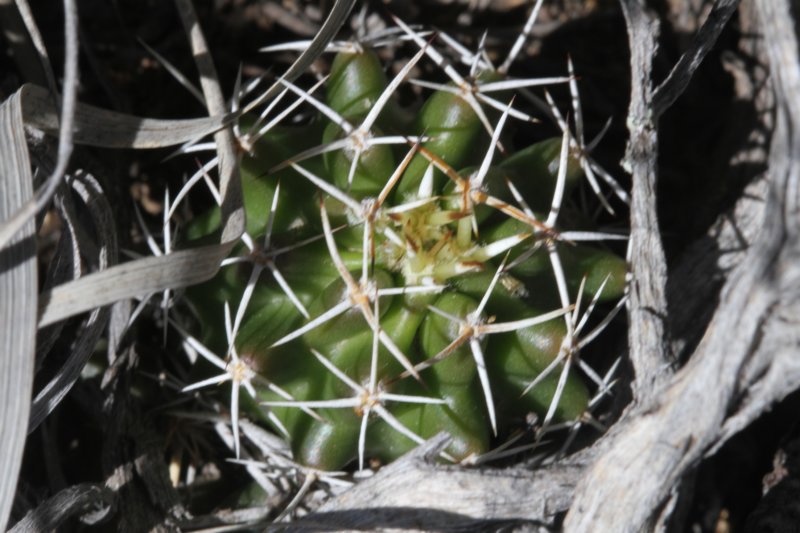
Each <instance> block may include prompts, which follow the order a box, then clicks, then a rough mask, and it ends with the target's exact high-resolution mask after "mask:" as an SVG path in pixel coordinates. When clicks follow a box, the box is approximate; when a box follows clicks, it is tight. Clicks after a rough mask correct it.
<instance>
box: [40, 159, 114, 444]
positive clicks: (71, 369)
mask: <svg viewBox="0 0 800 533" xmlns="http://www.w3.org/2000/svg"><path fill="white" fill-rule="evenodd" d="M67 183H69V184H70V185H71V187H72V189H74V190H75V191H76V192H77V193H78V195H79V196H80V197H81V199H82V200H83V203H84V205H85V210H86V211H88V212H89V214H90V216H91V218H92V222H93V226H94V228H95V232H96V233H97V235H98V241H99V242H98V246H99V250H98V254H97V263H98V268H100V269H101V270H102V269H106V268H108V267H109V266H110V265H113V264H115V263H116V262H117V233H116V231H117V230H116V227H115V225H114V216H113V213H112V210H111V206H110V205H109V203H108V200H107V199H106V197H105V196H104V194H103V190H102V188H101V187H100V184H99V183H98V182H97V180H95V179H94V177H93V176H91V175H89V174H86V173H84V172H81V171H78V172H76V173H75V175H74V176H73V177H72V179H71V180H69V179H68V182H67ZM69 211H71V210H64V211H63V212H62V217H69V216H74V213H70V212H69ZM75 218H77V217H75ZM75 223H76V224H77V223H78V221H77V220H76V221H75ZM109 316H110V309H109V308H107V307H102V308H97V309H94V310H93V311H92V312H91V313H90V314H89V317H88V318H87V320H86V322H84V323H83V324H82V325H81V328H80V332H79V334H78V336H77V338H76V340H75V341H74V343H73V344H72V347H71V353H70V354H69V357H68V358H67V361H66V362H65V363H64V365H63V366H62V367H61V369H60V371H59V372H58V374H57V375H56V376H55V377H53V379H52V380H50V382H48V383H47V385H45V386H44V388H42V389H41V390H40V391H39V392H38V394H37V395H36V397H35V398H34V400H33V405H32V407H31V418H30V423H29V425H28V433H31V432H32V431H33V430H35V429H36V428H37V427H38V426H39V424H41V422H42V420H44V419H45V417H47V416H48V415H49V414H50V413H51V412H52V411H53V409H55V408H56V406H57V405H58V404H59V403H60V402H61V400H62V399H64V397H65V396H66V395H67V393H68V392H69V391H70V390H71V389H72V386H73V385H74V384H75V382H76V381H77V380H78V377H79V376H80V373H81V371H82V370H83V367H84V366H85V365H86V362H87V361H88V360H89V357H90V356H91V354H92V352H93V351H94V347H95V345H96V344H97V341H98V339H99V338H100V336H101V335H102V334H103V331H105V327H106V324H107V323H108V318H109Z"/></svg>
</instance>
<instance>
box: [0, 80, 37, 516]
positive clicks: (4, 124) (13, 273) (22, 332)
mask: <svg viewBox="0 0 800 533" xmlns="http://www.w3.org/2000/svg"><path fill="white" fill-rule="evenodd" d="M32 198H33V179H32V177H31V170H30V159H29V157H28V150H27V146H26V144H25V132H24V127H23V113H22V98H21V94H20V93H19V92H18V93H16V94H14V95H13V96H12V97H11V98H9V99H8V100H7V101H6V102H4V103H3V104H2V105H0V218H2V219H5V218H6V217H8V216H9V214H11V213H13V212H15V211H16V210H17V209H19V208H20V206H22V205H24V204H25V203H27V202H29V201H31V200H32ZM35 229H36V228H35V225H34V221H33V220H32V219H30V220H27V221H26V222H25V223H24V224H22V226H21V231H20V232H18V233H17V237H16V239H15V240H14V241H13V243H12V244H11V245H10V246H7V247H5V248H4V249H2V250H0V349H2V351H0V428H2V430H0V450H2V453H0V531H5V526H6V522H7V521H8V515H9V513H10V511H11V503H12V501H13V499H14V492H15V489H16V486H17V475H18V474H19V468H20V463H21V460H22V450H23V446H24V444H25V436H26V434H27V432H26V431H25V429H26V427H27V425H28V412H29V410H30V397H31V389H32V386H33V366H34V361H35V355H34V350H35V344H36V293H37V290H38V287H37V274H36V245H35V241H34V234H35Z"/></svg>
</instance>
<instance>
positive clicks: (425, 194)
mask: <svg viewBox="0 0 800 533" xmlns="http://www.w3.org/2000/svg"><path fill="white" fill-rule="evenodd" d="M397 23H398V26H399V28H400V29H401V31H402V32H403V34H404V35H406V36H407V37H408V38H409V39H410V40H411V41H413V42H416V44H417V45H418V47H419V50H418V52H417V53H416V54H415V55H414V56H413V57H412V59H411V60H410V61H408V62H407V63H406V64H405V65H404V66H403V67H402V68H401V69H400V71H399V72H398V73H397V74H396V75H395V76H394V77H393V78H392V79H391V80H389V79H387V76H386V75H385V74H384V70H383V67H382V66H381V63H380V61H379V59H378V56H377V54H375V52H373V50H372V49H371V48H370V47H369V45H368V44H365V43H360V44H359V45H357V46H350V47H348V49H347V50H345V51H342V52H339V53H338V54H337V55H336V57H335V59H334V60H333V62H332V66H331V72H330V74H329V76H328V77H327V80H326V82H325V89H324V93H325V94H324V97H323V96H316V91H317V90H318V89H320V84H319V83H318V84H317V85H315V86H314V87H312V88H311V89H309V90H303V89H301V88H299V87H297V86H295V85H294V84H291V83H289V82H285V83H284V85H285V87H286V89H285V91H284V93H283V95H282V98H284V99H289V98H291V97H294V98H296V100H295V101H294V102H293V103H291V104H288V106H287V107H286V110H285V111H283V112H282V113H281V114H279V116H280V115H284V116H285V115H287V114H289V113H291V112H292V111H293V110H294V109H296V108H297V107H298V106H300V105H303V104H305V105H306V106H312V107H313V108H315V109H316V110H317V112H318V115H319V116H318V117H317V118H316V119H314V120H311V121H307V122H306V123H305V124H304V125H302V126H281V125H275V124H273V122H274V123H278V122H280V119H278V121H277V122H276V121H270V122H267V119H266V118H265V117H266V116H268V114H269V113H271V112H272V110H273V107H272V106H270V108H268V109H267V110H266V111H265V113H264V114H263V115H262V116H261V117H258V118H247V119H246V120H245V121H244V122H243V123H242V124H241V125H240V127H241V128H242V129H247V130H248V133H247V134H246V135H243V136H242V144H243V146H245V147H247V148H248V149H251V150H250V154H249V155H247V156H246V157H245V158H244V160H243V162H242V173H243V185H244V191H245V207H246V210H247V216H248V234H247V235H245V238H244V239H243V241H244V246H242V247H241V249H240V250H239V252H238V255H237V256H236V257H233V258H231V259H229V260H228V261H227V263H229V264H231V265H230V266H226V267H225V268H223V270H222V271H221V273H220V274H219V275H218V276H217V278H215V279H214V280H212V281H211V282H209V283H206V284H204V285H201V286H199V287H196V288H193V289H192V290H190V291H189V293H188V295H189V298H190V300H191V301H192V303H193V304H194V307H195V308H196V309H197V314H198V318H199V325H200V329H199V331H200V332H201V333H198V334H197V335H196V336H191V335H189V334H188V333H187V334H186V337H187V339H189V340H190V341H189V342H190V344H191V343H193V346H194V347H195V348H196V349H198V350H199V351H200V353H201V354H202V355H204V356H205V357H206V358H207V359H209V360H210V361H211V362H212V363H214V364H215V365H217V366H219V367H221V368H222V369H223V370H224V373H223V374H222V375H220V376H217V377H212V378H208V379H203V380H200V381H198V382H197V383H196V384H194V385H190V386H188V387H186V389H185V390H189V389H194V388H199V387H201V386H203V385H206V384H209V383H218V382H222V381H230V382H231V383H232V384H233V388H232V393H231V399H230V400H231V411H232V414H233V417H232V418H233V422H234V423H233V428H234V438H235V442H236V453H237V455H238V454H239V446H240V444H239V430H238V424H237V418H238V416H239V413H238V411H239V401H240V397H239V396H240V388H244V389H245V390H246V392H247V394H242V396H241V399H242V401H243V402H245V403H244V405H243V409H247V412H248V416H250V417H254V418H258V419H262V420H263V421H264V422H265V423H267V424H269V425H270V426H271V427H273V428H274V429H275V430H276V431H278V432H280V433H282V434H284V435H285V436H286V437H287V438H288V439H289V440H290V442H291V445H292V448H293V450H294V453H295V456H296V458H297V459H298V460H299V461H300V462H301V463H304V464H306V465H310V466H313V467H316V468H320V469H327V470H331V469H339V468H342V467H343V466H345V465H347V464H348V463H350V462H351V461H353V460H356V459H358V462H359V463H358V464H359V467H360V468H363V466H364V464H365V460H366V458H368V457H372V458H378V459H380V460H382V461H390V460H392V459H394V458H396V457H397V456H398V455H399V454H401V453H403V452H405V451H407V450H408V449H410V448H411V447H413V446H414V445H416V444H417V443H420V442H422V441H423V440H424V439H426V438H428V437H431V436H432V435H434V434H436V433H438V432H440V431H445V432H447V433H449V434H450V436H451V438H452V441H451V444H450V446H449V447H448V448H447V450H446V451H445V452H444V455H445V456H446V457H447V458H449V459H451V460H464V459H465V458H467V457H475V456H478V455H480V454H482V453H485V452H486V451H487V450H488V449H489V446H490V442H491V438H492V436H493V435H498V434H500V433H505V432H506V431H507V430H508V428H510V427H513V426H514V425H515V424H518V423H519V421H521V420H524V419H525V417H526V415H527V414H528V413H530V412H537V413H539V414H540V415H541V416H542V417H543V420H544V425H548V424H550V423H551V422H553V421H559V420H560V421H569V420H574V419H576V418H577V417H580V416H581V415H582V414H584V413H585V412H586V410H587V408H588V405H589V389H588V388H587V385H586V383H585V380H584V378H582V377H581V376H579V375H578V374H577V373H576V372H575V367H576V366H578V365H577V364H576V363H578V362H579V359H578V350H579V348H580V347H581V346H582V344H583V343H584V342H583V340H582V338H581V334H582V330H583V329H584V328H585V326H586V323H587V320H586V318H585V317H587V316H588V314H589V313H590V312H591V310H592V309H593V308H594V307H595V305H596V304H597V303H598V302H609V301H612V300H616V299H618V298H619V297H620V296H621V294H622V291H623V288H624V277H625V263H624V261H623V260H622V259H620V258H619V257H617V256H616V255H614V254H613V253H611V252H609V251H608V250H606V249H605V248H602V247H600V246H597V245H586V244H582V243H580V242H577V241H583V240H601V239H604V238H608V237H613V236H610V235H607V234H603V233H600V232H597V231H586V230H585V228H581V230H580V231H579V230H578V229H577V228H570V227H569V226H568V225H563V224H561V222H560V221H561V220H562V219H563V216H562V213H563V212H564V211H566V210H568V208H567V207H565V206H566V204H565V202H564V200H565V198H568V197H569V196H570V194H571V192H572V191H573V190H574V189H575V188H576V186H577V184H578V181H579V179H580V178H581V177H582V176H583V175H584V173H585V174H586V175H587V177H589V178H590V179H591V180H592V185H593V187H594V186H596V180H595V175H601V176H607V175H606V174H603V173H599V170H600V169H599V168H598V167H596V165H595V164H594V162H593V161H591V159H590V158H589V156H588V155H587V154H586V152H585V150H584V148H585V147H584V144H583V138H582V136H583V132H582V131H578V132H577V134H576V135H575V136H573V135H572V133H570V131H569V129H568V128H567V126H566V123H564V121H563V119H560V116H561V115H560V114H559V113H558V110H557V109H555V108H554V115H555V116H556V118H557V119H558V120H560V123H561V125H562V128H563V132H564V133H563V135H562V137H561V138H556V139H552V140H548V141H543V142H539V143H536V144H533V145H531V146H528V147H524V148H522V149H516V148H515V147H514V146H513V144H512V143H511V141H510V140H509V138H507V137H504V133H506V131H507V129H508V128H507V127H506V124H507V123H508V124H511V122H512V121H514V120H521V121H529V120H531V117H530V116H529V115H527V113H525V112H524V111H522V110H520V109H517V108H516V107H515V104H514V99H513V97H512V96H511V93H512V92H513V91H515V90H518V89H520V88H525V87H530V86H535V85H540V84H542V83H543V80H519V79H511V78H508V77H507V76H506V75H505V70H507V65H506V66H505V67H504V68H503V69H502V72H500V71H495V70H492V69H491V68H490V66H489V65H488V64H485V63H484V62H483V60H482V59H481V57H482V56H481V54H479V53H478V54H475V56H474V58H473V59H471V60H470V63H471V68H470V75H469V76H462V75H461V74H459V70H458V69H457V68H455V67H454V66H453V65H452V64H450V63H449V62H447V61H446V60H445V58H444V57H443V55H442V54H441V53H440V52H439V50H438V49H437V48H436V44H435V42H429V41H426V40H424V39H423V37H421V36H420V35H419V34H417V33H415V32H414V31H413V30H411V29H410V28H408V27H407V26H405V25H404V24H403V23H402V21H397ZM426 56H427V58H428V60H430V61H433V63H435V64H436V65H438V66H440V67H441V68H442V69H443V71H444V72H445V73H446V74H447V75H448V76H449V77H450V79H451V81H452V83H451V84H449V85H438V84H432V83H429V82H426V81H423V80H412V81H413V83H416V84H417V85H422V86H423V87H427V88H429V89H431V90H432V92H431V94H430V96H429V97H428V99H427V101H426V102H425V103H424V104H422V105H421V106H413V105H412V106H408V107H405V108H403V107H401V106H399V105H398V104H397V103H396V102H395V101H394V99H393V94H394V93H395V91H396V89H397V88H398V86H399V85H400V84H402V83H408V80H407V78H408V76H409V73H410V72H411V71H412V69H413V68H414V66H415V65H417V64H418V62H420V61H423V60H424V58H425V57H426ZM504 65H505V64H504ZM570 70H571V66H570ZM544 81H545V82H549V83H569V84H570V85H571V88H572V90H573V96H575V99H577V94H576V91H577V84H576V82H575V78H574V76H573V75H572V74H571V72H570V76H568V77H565V78H556V79H550V80H544ZM575 111H576V114H577V115H579V109H576V110H575ZM576 124H580V117H579V116H577V117H576ZM581 128H582V125H581V126H580V127H578V128H577V129H581ZM612 189H613V190H615V191H617V192H618V193H619V194H620V197H621V198H622V199H624V193H621V192H620V190H619V189H618V187H616V186H615V185H614V186H612ZM601 198H602V200H601V201H602V202H604V203H606V204H607V202H606V199H605V197H604V196H603V195H602V194H601ZM218 220H219V215H218V212H217V211H216V210H213V209H212V210H211V211H209V212H208V213H206V214H204V215H202V216H200V217H198V218H197V219H196V220H195V221H194V222H193V224H192V225H191V227H190V228H188V230H187V231H186V232H185V235H184V238H185V239H202V238H203V236H204V235H206V234H208V233H210V232H212V231H214V230H215V229H216V225H217V224H218ZM259 242H260V243H262V244H258V243H259ZM265 270H266V271H267V273H263V274H262V272H264V271H265ZM587 301H589V303H588V304H587V303H586V302H587ZM231 306H232V307H233V308H234V309H235V311H233V310H232V309H231ZM592 335H593V334H592ZM590 336H591V335H590ZM197 338H201V339H202V341H203V343H204V344H201V342H200V340H197ZM586 342H588V341H586ZM206 345H207V346H208V347H209V348H210V349H207V348H206V347H205V346H206ZM212 350H213V351H216V352H217V353H224V355H225V357H222V358H220V357H216V356H214V355H213V353H212ZM225 358H227V359H228V362H227V363H226V362H225V361H223V359H225ZM584 368H588V367H584ZM588 372H589V377H590V378H592V379H595V380H598V379H599V378H597V377H596V376H595V375H594V374H593V372H591V371H590V369H589V370H588Z"/></svg>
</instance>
